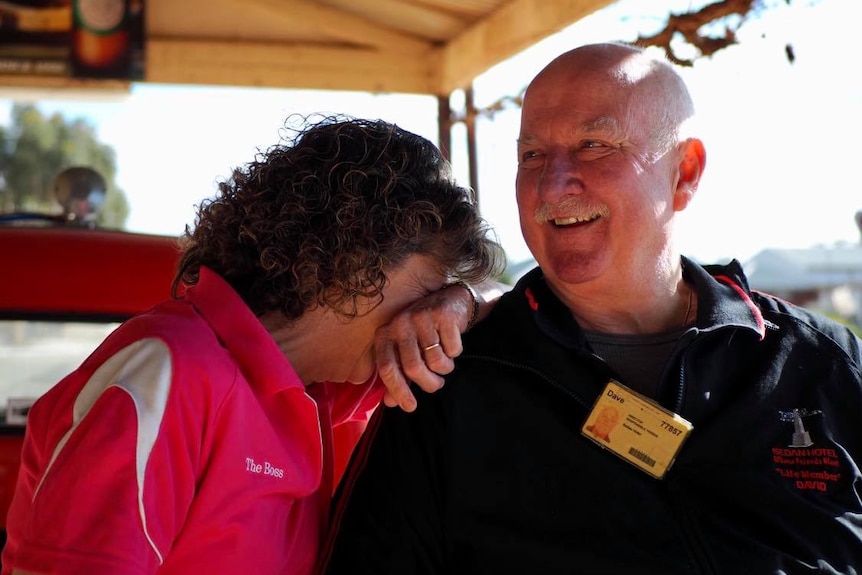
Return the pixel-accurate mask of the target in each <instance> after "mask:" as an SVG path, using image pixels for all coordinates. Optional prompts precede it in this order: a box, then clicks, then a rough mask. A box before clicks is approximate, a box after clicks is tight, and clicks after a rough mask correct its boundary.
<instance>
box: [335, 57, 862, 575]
mask: <svg viewBox="0 0 862 575" xmlns="http://www.w3.org/2000/svg"><path fill="white" fill-rule="evenodd" d="M693 120H694V105H693V103H692V100H691V97H690V95H689V92H688V90H687V88H686V86H685V85H684V83H683V81H682V80H681V78H680V77H679V75H678V74H677V73H676V71H675V70H674V69H673V67H672V66H670V65H669V64H667V63H666V62H663V61H657V60H655V59H653V58H651V57H649V56H648V55H647V54H645V53H644V52H643V51H641V50H639V49H636V48H634V47H631V46H627V45H622V44H597V45H588V46H583V47H579V48H576V49H574V50H571V51H569V52H567V53H565V54H563V55H561V56H559V57H558V58H556V59H555V60H553V61H552V62H551V63H550V64H548V66H547V67H546V68H545V69H544V70H542V72H541V73H540V74H539V75H538V76H537V77H536V78H535V79H534V80H533V81H532V82H531V83H530V85H529V86H528V89H527V91H526V94H525V98H524V105H523V109H522V119H521V131H520V135H519V138H518V172H517V181H516V190H517V203H518V209H519V213H520V222H521V229H522V232H523V235H524V238H525V240H526V242H527V245H528V246H529V248H530V250H531V251H532V253H533V255H534V256H535V258H536V260H537V262H538V266H537V267H536V269H534V270H532V271H531V272H530V273H529V274H527V275H526V276H525V277H524V278H523V279H522V280H521V281H520V282H519V283H518V285H517V286H515V288H514V289H513V290H512V291H511V292H509V293H507V294H506V295H504V296H503V297H502V298H501V300H500V302H499V303H498V304H497V306H496V307H495V308H494V309H493V311H492V312H491V313H490V315H489V316H488V317H487V319H485V320H484V321H483V322H481V323H480V324H479V325H478V326H476V328H474V329H473V330H472V331H471V332H470V333H469V334H467V336H466V337H465V339H464V352H463V354H462V355H461V356H460V357H459V358H458V360H457V361H456V363H455V369H454V372H453V373H452V374H451V375H449V376H448V377H447V378H446V384H445V387H443V389H442V390H441V391H439V392H437V393H435V394H432V395H427V394H419V397H418V400H419V404H418V409H417V410H416V412H415V413H412V414H406V413H403V412H400V410H385V411H381V412H379V413H378V414H377V416H376V417H375V420H374V421H373V422H372V424H371V426H370V433H368V434H367V436H366V438H365V442H364V443H363V444H362V445H361V446H360V449H359V450H358V452H357V457H356V458H355V460H354V461H353V465H352V466H351V470H350V471H349V477H348V480H347V481H346V482H345V483H344V484H343V485H342V490H341V492H340V493H339V505H338V507H337V509H336V512H335V513H336V515H335V517H334V523H333V525H334V527H335V529H336V531H335V532H333V537H332V542H331V543H333V544H334V545H332V546H331V551H330V554H329V555H325V556H324V557H323V559H322V561H321V563H322V565H323V566H324V567H325V570H326V572H327V573H329V574H330V575H337V574H341V573H350V574H351V575H356V574H357V573H360V574H361V573H368V574H371V573H374V574H377V575H380V574H396V573H397V574H405V573H411V574H416V573H420V574H421V573H429V574H442V573H465V574H466V573H469V574H476V573H495V574H497V573H541V574H543V575H549V574H558V573H559V574H570V573H589V574H596V573H601V574H605V573H611V574H615V573H638V574H645V573H656V574H659V573H660V574H662V575H669V574H686V575H688V574H692V573H704V574H706V573H708V574H714V573H721V574H725V573H726V574H733V575H736V574H739V573H746V574H760V573H764V574H765V573H770V574H777V573H789V574H793V573H858V572H860V569H862V567H860V566H862V489H860V485H862V475H860V471H859V470H860V464H862V427H860V423H859V422H860V419H862V389H860V388H862V377H860V364H862V351H860V350H862V342H860V340H859V338H857V337H856V336H855V335H854V334H853V333H852V332H851V331H849V330H848V329H846V328H845V327H842V326H841V325H838V324H837V323H835V322H833V321H830V320H828V319H826V318H824V317H822V316H819V315H815V314H813V313H811V312H809V311H806V310H804V309H800V308H797V307H794V306H792V305H790V304H788V303H786V302H783V301H781V300H778V299H776V298H774V297H771V296H769V295H765V294H761V293H756V292H752V291H751V290H750V289H749V287H748V283H747V280H746V278H745V275H744V273H743V270H742V268H741V266H740V264H739V263H738V262H737V261H735V260H734V261H731V262H730V263H728V264H726V265H720V266H719V265H709V266H703V265H699V264H698V263H696V262H694V261H692V260H691V259H688V258H686V257H685V256H683V255H682V254H681V252H680V251H679V250H678V247H677V246H676V244H675V242H674V224H675V222H676V219H677V217H678V216H680V215H681V214H682V212H684V210H685V209H686V208H687V207H688V205H689V204H690V203H691V201H692V200H693V199H694V196H695V193H696V192H697V188H698V183H699V182H700V179H701V176H702V174H703V171H704V168H705V166H706V152H705V148H704V144H703V142H702V141H701V140H700V139H698V138H697V137H696V135H695V132H694V131H693V130H694V122H693ZM765 136H766V135H765ZM740 145H745V146H751V148H752V152H753V153H756V146H757V145H763V143H762V142H760V143H759V142H749V141H741V142H740ZM753 191H754V190H753ZM764 193H765V192H764ZM741 209H742V207H741ZM768 217H769V215H768V214H764V219H765V222H764V225H768ZM730 224H731V225H729V226H728V231H727V233H729V234H730V233H739V231H738V230H734V229H733V227H732V223H730ZM716 241H721V238H716ZM611 407H612V408H613V409H614V410H616V412H617V413H618V419H617V421H616V424H615V428H614V432H613V441H611V442H610V443H609V442H606V441H603V440H601V439H600V438H597V437H596V436H595V435H594V434H593V433H590V432H589V431H588V430H587V427H589V426H590V424H591V423H592V422H593V421H595V420H596V419H598V418H599V417H600V415H601V414H602V413H604V412H606V410H608V409H609V408H611Z"/></svg>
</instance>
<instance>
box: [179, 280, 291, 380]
mask: <svg viewBox="0 0 862 575" xmlns="http://www.w3.org/2000/svg"><path fill="white" fill-rule="evenodd" d="M185 298H186V299H187V300H188V301H189V302H191V304H192V305H194V307H195V308H196V309H197V310H198V312H199V313H200V314H201V316H203V318H204V319H205V320H206V321H207V323H209V324H210V326H211V327H212V330H213V331H214V332H215V334H216V335H217V336H218V338H219V340H220V341H221V342H222V343H223V344H224V346H225V347H226V348H227V349H228V350H229V351H230V352H231V354H232V355H233V356H234V358H235V360H236V362H237V364H239V367H240V369H241V370H242V373H243V375H244V376H245V378H246V379H247V380H248V382H249V384H250V385H251V386H252V387H253V388H254V389H255V392H256V393H259V394H263V395H270V394H275V393H279V392H281V391H284V390H286V389H291V388H296V389H298V390H299V391H300V392H302V393H305V386H304V385H303V383H302V381H300V379H299V376H298V375H297V374H296V372H295V371H294V370H293V367H292V366H291V365H290V363H289V362H288V361H287V359H286V358H285V357H284V355H283V354H282V353H281V350H279V349H278V346H277V345H276V343H275V340H274V339H273V338H272V336H271V335H270V334H269V332H268V331H267V330H266V328H264V327H263V324H262V323H260V320H258V319H257V317H255V315H254V313H252V311H251V309H250V308H249V307H248V306H247V305H246V304H245V302H243V300H242V299H241V298H240V296H239V294H238V293H237V292H236V291H234V289H233V288H232V287H231V286H230V284H228V283H227V281H225V280H224V279H223V278H222V277H221V276H219V275H218V274H216V273H215V272H214V271H212V270H211V269H209V268H207V267H204V266H201V268H200V279H199V280H198V283H197V284H195V285H194V286H191V287H189V288H188V289H187V290H186V292H185Z"/></svg>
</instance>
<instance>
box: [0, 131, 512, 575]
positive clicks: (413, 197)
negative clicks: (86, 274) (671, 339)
mask: <svg viewBox="0 0 862 575" xmlns="http://www.w3.org/2000/svg"><path fill="white" fill-rule="evenodd" d="M487 232H488V230H487V227H486V225H485V223H484V222H483V221H482V220H481V218H480V217H479V215H478V212H477V208H476V205H475V204H474V203H473V202H472V200H471V196H470V194H469V193H468V191H466V190H464V189H463V188H460V187H458V186H457V185H455V183H454V182H453V180H452V178H451V176H450V171H449V167H448V164H447V163H446V162H445V160H444V159H443V158H442V156H441V155H440V152H439V151H438V150H437V149H436V148H435V147H434V146H433V145H432V144H431V143H430V142H428V141H427V140H425V139H423V138H420V137H419V136H416V135H414V134H411V133H409V132H406V131H404V130H402V129H400V128H398V127H396V126H393V125H391V124H387V123H384V122H380V121H376V122H374V121H364V120H339V119H336V118H329V119H324V120H323V121H321V122H319V123H317V124H315V125H310V126H308V127H306V128H305V129H304V130H301V131H299V133H298V134H297V135H296V136H295V138H294V139H293V141H292V142H289V143H287V144H282V145H277V146H275V147H273V148H271V149H269V150H268V151H266V152H265V153H262V154H260V155H259V156H258V158H257V159H256V160H255V161H253V162H251V163H249V164H248V165H246V166H245V167H243V168H240V169H237V170H235V171H234V173H233V176H232V178H231V179H230V180H228V181H226V182H222V183H221V184H220V185H219V192H218V194H217V196H216V197H215V198H214V199H212V200H210V201H207V202H205V203H204V204H203V205H202V206H201V207H200V209H199V211H198V215H197V220H196V225H195V226H194V229H187V230H186V234H185V238H184V247H183V254H182V258H181V261H180V265H179V270H178V274H177V277H176V280H175V282H174V294H175V298H174V299H173V300H171V301H167V302H165V303H163V304H161V305H159V306H156V307H155V308H153V309H152V310H150V311H149V312H146V313H144V314H142V315H139V316H137V317H135V318H132V319H131V320H129V321H128V322H126V323H125V324H123V325H122V326H121V327H120V328H119V329H117V330H116V331H115V332H114V333H113V334H111V335H110V336H109V337H108V338H107V339H106V340H105V342H103V344H102V345H101V346H100V347H99V348H98V349H97V350H96V351H95V352H94V353H93V354H92V356H91V357H89V358H88V359H87V360H86V361H85V362H84V363H83V364H82V365H81V367H80V368H79V369H78V370H76V371H75V372H73V373H72V374H70V375H69V376H67V377H66V378H65V379H63V381H61V382H60V383H59V384H58V385H57V386H55V387H54V388H53V389H52V390H51V391H49V392H48V393H47V394H46V395H45V396H44V397H43V398H41V399H40V400H39V401H38V402H37V403H36V404H35V405H34V406H33V408H32V410H31V412H30V415H29V423H28V432H27V433H28V434H27V437H26V440H25V445H24V449H23V453H22V469H21V473H20V475H19V479H18V486H17V489H16V493H15V496H14V500H13V502H12V506H11V509H10V512H9V517H8V520H7V525H8V534H9V539H8V543H7V547H6V549H5V551H4V555H3V572H4V573H10V572H11V573H45V574H47V573H51V574H61V573H89V574H100V573H111V574H118V573H135V574H140V573H158V574H160V575H167V574H175V573H181V574H184V575H186V574H189V573H207V574H209V575H212V574H216V573H230V574H237V573H254V574H268V573H273V574H275V573H297V574H299V573H308V572H310V571H311V569H312V566H313V563H314V559H315V554H316V550H317V547H318V540H319V537H320V533H321V529H322V528H323V522H324V519H325V517H326V514H327V510H328V503H329V496H330V494H331V492H332V489H333V483H334V479H333V459H332V458H333V455H332V430H333V426H334V425H336V424H339V423H341V422H345V421H349V420H351V419H352V418H357V419H362V418H363V417H365V415H366V414H367V412H368V411H369V410H370V409H372V408H373V407H375V406H376V405H377V404H378V402H379V400H380V397H381V395H382V390H381V389H379V388H380V387H381V386H380V385H375V384H374V380H375V379H376V378H375V361H374V345H373V342H374V334H375V331H376V330H377V329H378V328H379V327H381V326H383V325H384V324H386V323H387V322H389V321H390V320H391V319H392V318H393V317H394V316H395V315H396V313H398V312H399V311H400V310H402V309H404V308H406V307H408V306H409V305H410V304H412V303H413V302H415V301H416V300H418V299H420V298H422V297H424V296H426V295H428V294H431V293H432V292H435V291H437V290H440V289H441V288H444V287H445V286H447V285H448V284H449V283H450V282H451V281H452V279H453V278H457V279H458V280H462V281H468V282H476V281H480V280H482V279H484V278H486V277H488V276H489V274H491V273H493V272H494V271H495V269H496V265H497V264H498V263H499V262H500V261H501V260H500V259H499V255H500V252H499V248H498V246H497V245H496V244H495V243H493V242H492V241H491V240H490V239H489V238H488V234H487ZM453 291H454V290H453ZM459 291H460V290H459ZM461 297H463V295H462V296H461ZM423 343H424V345H423V344H418V345H420V346H423V347H427V348H428V349H429V353H431V352H433V351H436V350H435V347H436V342H423ZM349 384H356V385H349Z"/></svg>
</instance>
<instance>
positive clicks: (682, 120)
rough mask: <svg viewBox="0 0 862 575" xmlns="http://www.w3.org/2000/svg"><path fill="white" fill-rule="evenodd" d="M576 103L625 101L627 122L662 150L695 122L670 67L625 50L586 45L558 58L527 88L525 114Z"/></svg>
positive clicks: (626, 47) (638, 51) (611, 45)
mask: <svg viewBox="0 0 862 575" xmlns="http://www.w3.org/2000/svg"><path fill="white" fill-rule="evenodd" d="M579 97H590V98H608V99H613V100H619V101H624V102H625V103H626V105H627V107H628V108H629V111H630V113H631V114H632V117H630V118H628V121H629V122H631V123H633V124H639V125H641V126H643V127H644V128H645V129H647V130H648V132H649V134H650V140H651V141H652V142H653V144H654V145H655V146H656V147H657V148H659V149H660V150H666V149H667V147H668V146H670V145H673V144H674V143H676V142H678V141H679V140H680V139H681V138H684V137H686V136H687V134H684V133H682V132H683V131H684V127H685V126H686V125H687V124H688V123H689V122H690V120H691V119H692V118H693V117H694V104H693V102H692V99H691V95H690V94H689V91H688V88H687V87H686V85H685V83H684V82H683V80H682V78H681V77H680V76H679V74H677V72H676V71H675V70H674V69H673V67H672V66H671V65H670V64H668V63H667V62H664V61H661V60H657V59H655V58H653V57H650V56H649V55H647V54H646V53H644V51H643V50H641V49H639V48H636V47H633V46H629V45H626V44H615V43H604V44H588V45H585V46H580V47H578V48H574V49H573V50H570V51H568V52H565V53H563V54H561V55H560V56H558V57H557V58H555V59H554V60H552V61H551V62H550V63H549V64H548V65H547V66H545V68H544V69H543V70H542V71H541V72H539V74H538V75H537V76H536V77H535V78H534V79H533V81H532V82H530V85H529V86H528V88H527V91H526V93H525V96H524V108H523V109H524V112H525V113H526V112H528V108H529V107H530V106H532V105H534V104H535V102H534V101H535V100H541V101H542V105H544V103H545V102H548V101H558V102H560V103H562V102H563V101H564V100H566V99H569V100H572V101H575V100H577V99H578V98H579ZM660 150H657V151H660Z"/></svg>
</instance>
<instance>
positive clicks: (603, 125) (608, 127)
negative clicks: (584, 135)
mask: <svg viewBox="0 0 862 575" xmlns="http://www.w3.org/2000/svg"><path fill="white" fill-rule="evenodd" d="M619 129H620V123H619V122H617V119H616V118H612V117H610V116H599V117H598V118H596V119H594V120H590V121H589V122H586V123H584V124H582V125H581V127H580V130H582V131H584V132H588V133H591V132H607V131H611V132H616V131H618V130H619Z"/></svg>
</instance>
